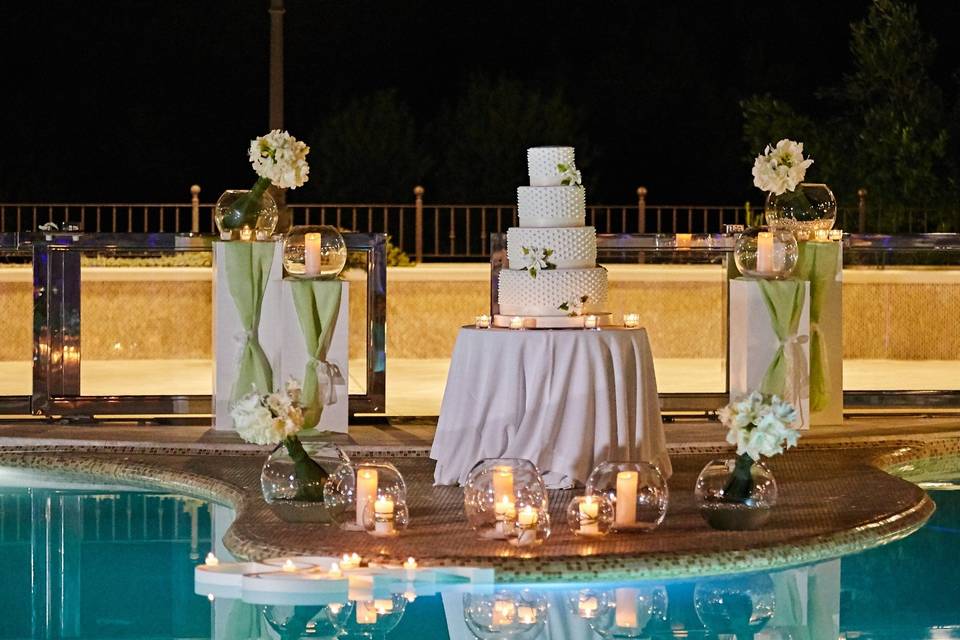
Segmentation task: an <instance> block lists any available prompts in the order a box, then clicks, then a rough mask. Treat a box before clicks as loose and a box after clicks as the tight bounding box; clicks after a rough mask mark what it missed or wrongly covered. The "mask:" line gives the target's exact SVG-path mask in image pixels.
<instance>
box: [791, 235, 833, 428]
mask: <svg viewBox="0 0 960 640" xmlns="http://www.w3.org/2000/svg"><path fill="white" fill-rule="evenodd" d="M839 260H840V243H838V242H801V243H800V257H799V259H798V261H797V267H796V269H795V270H794V276H795V277H797V278H801V279H803V280H807V281H809V282H810V411H821V410H823V409H825V408H826V407H827V406H828V405H829V404H830V367H829V366H828V363H827V358H828V357H829V355H828V353H827V347H826V341H825V339H824V335H823V332H822V331H821V330H820V319H821V316H822V314H823V310H824V304H825V302H824V301H825V300H827V299H829V297H830V294H831V292H832V291H833V289H834V287H838V286H840V284H839V283H838V282H837V262H838V261H839Z"/></svg>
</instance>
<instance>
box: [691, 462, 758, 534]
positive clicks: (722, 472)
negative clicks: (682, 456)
mask: <svg viewBox="0 0 960 640" xmlns="http://www.w3.org/2000/svg"><path fill="white" fill-rule="evenodd" d="M693 493H694V499H695V501H696V503H697V508H698V509H699V511H700V515H701V516H702V517H703V519H704V520H705V521H706V522H707V524H708V525H710V526H711V527H712V528H714V529H720V530H722V531H746V530H750V529H759V528H760V527H762V526H763V525H764V524H765V523H766V522H767V520H769V519H770V512H771V511H772V509H773V507H774V506H775V505H776V504H777V481H776V478H774V477H773V473H771V472H770V469H769V468H768V467H767V466H766V465H765V464H763V463H761V462H754V461H753V460H752V459H751V458H750V457H749V456H747V455H746V454H744V455H741V456H736V457H730V458H719V459H716V460H711V461H710V462H708V463H707V465H706V466H705V467H704V468H703V470H702V471H701V472H700V475H699V476H698V477H697V484H696V487H695V488H694V492H693Z"/></svg>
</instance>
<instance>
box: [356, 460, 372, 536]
mask: <svg viewBox="0 0 960 640" xmlns="http://www.w3.org/2000/svg"><path fill="white" fill-rule="evenodd" d="M376 496H377V470H376V469H367V468H364V467H360V468H359V469H358V470H357V526H358V527H360V528H361V529H362V528H363V510H364V509H365V508H366V506H367V504H368V503H370V502H373V500H374V499H375V498H376Z"/></svg>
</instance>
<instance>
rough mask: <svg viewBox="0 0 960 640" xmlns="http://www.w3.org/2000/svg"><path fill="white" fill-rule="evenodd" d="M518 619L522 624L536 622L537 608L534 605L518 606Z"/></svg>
mask: <svg viewBox="0 0 960 640" xmlns="http://www.w3.org/2000/svg"><path fill="white" fill-rule="evenodd" d="M517 619H518V620H519V621H520V624H536V623H537V610H536V609H534V608H533V607H523V606H520V607H517Z"/></svg>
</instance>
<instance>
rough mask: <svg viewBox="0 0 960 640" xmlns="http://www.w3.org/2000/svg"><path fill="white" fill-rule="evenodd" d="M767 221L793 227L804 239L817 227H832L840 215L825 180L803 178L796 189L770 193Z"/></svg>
mask: <svg viewBox="0 0 960 640" xmlns="http://www.w3.org/2000/svg"><path fill="white" fill-rule="evenodd" d="M764 215H765V216H766V219H767V224H768V225H769V226H771V227H777V228H784V229H789V230H790V231H793V232H794V233H795V234H796V235H797V237H798V238H800V239H801V240H808V239H810V238H813V236H814V232H816V230H817V229H832V228H833V223H834V222H835V221H836V219H837V199H836V198H835V197H834V196H833V192H832V191H831V190H830V187H828V186H827V185H825V184H819V183H813V182H802V183H800V184H799V185H798V186H797V188H796V189H794V190H793V191H786V192H784V193H782V194H780V195H774V194H773V193H769V194H767V203H766V207H765V208H764Z"/></svg>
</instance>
